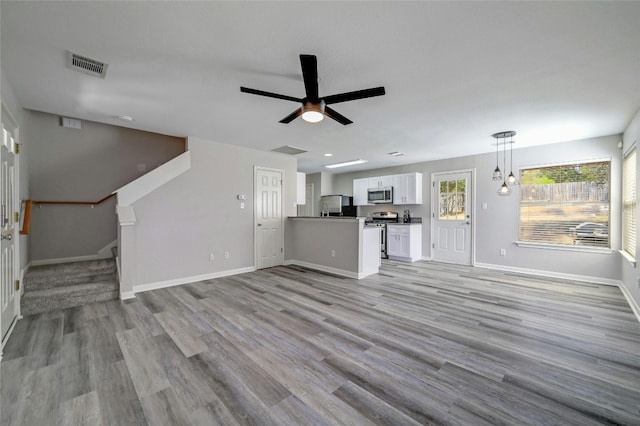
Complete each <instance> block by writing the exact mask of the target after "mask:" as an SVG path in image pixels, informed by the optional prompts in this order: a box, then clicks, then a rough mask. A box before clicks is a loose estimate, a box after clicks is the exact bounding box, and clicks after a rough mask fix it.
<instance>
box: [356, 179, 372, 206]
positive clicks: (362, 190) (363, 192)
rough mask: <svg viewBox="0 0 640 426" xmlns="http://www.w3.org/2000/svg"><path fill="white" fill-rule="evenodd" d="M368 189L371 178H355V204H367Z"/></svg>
mask: <svg viewBox="0 0 640 426" xmlns="http://www.w3.org/2000/svg"><path fill="white" fill-rule="evenodd" d="M367 189H369V178H364V179H354V180H353V205H354V206H366V205H367V204H369V203H368V202H367Z"/></svg>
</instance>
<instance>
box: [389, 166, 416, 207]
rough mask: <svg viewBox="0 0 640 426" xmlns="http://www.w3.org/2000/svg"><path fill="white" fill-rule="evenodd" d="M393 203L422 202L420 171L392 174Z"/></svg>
mask: <svg viewBox="0 0 640 426" xmlns="http://www.w3.org/2000/svg"><path fill="white" fill-rule="evenodd" d="M393 204H396V205H402V204H422V173H405V174H401V175H393Z"/></svg>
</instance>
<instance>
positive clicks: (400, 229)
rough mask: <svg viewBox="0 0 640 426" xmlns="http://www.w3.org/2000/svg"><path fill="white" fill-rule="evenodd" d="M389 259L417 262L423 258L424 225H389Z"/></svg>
mask: <svg viewBox="0 0 640 426" xmlns="http://www.w3.org/2000/svg"><path fill="white" fill-rule="evenodd" d="M387 255H388V256H389V259H392V260H401V261H405V262H415V261H416V260H420V259H421V258H422V224H419V223H412V224H402V225H391V224H388V225H387Z"/></svg>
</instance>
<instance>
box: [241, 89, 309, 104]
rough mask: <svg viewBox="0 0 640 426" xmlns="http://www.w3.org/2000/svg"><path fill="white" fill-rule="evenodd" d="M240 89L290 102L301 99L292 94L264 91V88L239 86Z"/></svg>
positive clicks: (244, 91)
mask: <svg viewBox="0 0 640 426" xmlns="http://www.w3.org/2000/svg"><path fill="white" fill-rule="evenodd" d="M240 91H241V92H243V93H250V94H252V95H259V96H266V97H268V98H276V99H284V100H285V101H292V102H302V99H300V98H294V97H293V96H287V95H280V94H278V93H271V92H265V91H264V90H256V89H249V88H248V87H242V86H240Z"/></svg>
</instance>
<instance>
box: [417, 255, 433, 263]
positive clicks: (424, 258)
mask: <svg viewBox="0 0 640 426" xmlns="http://www.w3.org/2000/svg"><path fill="white" fill-rule="evenodd" d="M420 260H426V261H427V262H431V261H432V260H433V259H431V256H422V257H421V258H420Z"/></svg>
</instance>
